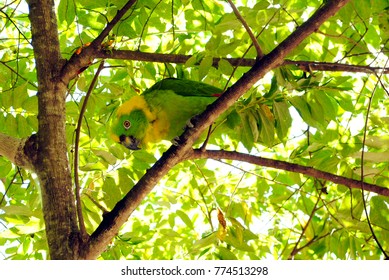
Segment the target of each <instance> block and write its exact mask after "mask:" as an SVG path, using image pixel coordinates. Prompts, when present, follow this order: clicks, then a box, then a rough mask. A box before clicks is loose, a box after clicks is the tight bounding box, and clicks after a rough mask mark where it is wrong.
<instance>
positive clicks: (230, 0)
mask: <svg viewBox="0 0 389 280" xmlns="http://www.w3.org/2000/svg"><path fill="white" fill-rule="evenodd" d="M227 1H228V3H229V4H230V6H231V8H232V10H233V11H234V14H235V16H236V17H237V18H238V20H239V21H240V22H241V23H242V24H243V26H244V28H245V29H246V31H247V33H248V34H249V36H250V39H251V41H252V42H253V45H254V47H255V50H256V51H257V59H261V58H262V57H263V52H262V49H261V46H260V45H259V43H258V40H257V38H256V37H255V35H254V34H253V32H252V31H251V28H250V26H249V25H248V24H247V22H246V20H245V19H244V18H243V16H242V15H241V14H240V12H239V10H238V9H237V8H236V6H235V4H234V3H233V2H232V0H227Z"/></svg>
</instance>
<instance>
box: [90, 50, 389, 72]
mask: <svg viewBox="0 0 389 280" xmlns="http://www.w3.org/2000/svg"><path fill="white" fill-rule="evenodd" d="M94 56H95V57H96V58H103V59H118V60H137V61H148V62H160V63H176V64H185V62H186V61H187V60H188V59H189V58H191V57H192V56H191V55H183V54H162V53H146V52H141V51H129V50H112V51H110V52H107V51H104V50H99V51H97V52H96V53H95V54H94ZM220 59H221V58H214V59H213V66H214V67H218V64H219V61H220ZM223 59H224V60H227V61H228V62H229V63H230V64H231V65H232V66H239V67H253V66H254V64H255V61H256V59H251V58H223ZM285 65H294V66H296V67H298V68H300V69H301V70H303V71H305V72H313V71H329V72H350V73H369V74H371V73H383V74H389V68H382V67H371V66H366V65H350V64H344V63H333V62H316V61H306V60H288V59H286V60H284V62H283V63H282V64H281V66H285Z"/></svg>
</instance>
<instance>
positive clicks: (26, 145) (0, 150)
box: [0, 133, 36, 170]
mask: <svg viewBox="0 0 389 280" xmlns="http://www.w3.org/2000/svg"><path fill="white" fill-rule="evenodd" d="M30 138H31V137H30ZM30 138H25V139H20V138H15V137H12V136H9V135H5V134H3V133H0V156H4V157H6V158H7V159H8V160H9V161H11V162H12V163H13V164H15V165H17V166H19V167H22V168H26V169H29V170H34V161H35V160H36V143H35V142H34V144H33V140H32V138H31V140H30ZM34 138H35V137H34ZM34 141H35V140H34ZM30 148H31V149H30Z"/></svg>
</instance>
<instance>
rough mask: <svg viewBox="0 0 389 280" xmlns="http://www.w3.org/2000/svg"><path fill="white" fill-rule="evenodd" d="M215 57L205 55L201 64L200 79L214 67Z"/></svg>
mask: <svg viewBox="0 0 389 280" xmlns="http://www.w3.org/2000/svg"><path fill="white" fill-rule="evenodd" d="M212 63H213V58H212V57H210V56H206V57H204V58H203V59H202V60H201V62H200V65H199V80H202V79H203V78H204V77H205V76H206V75H207V74H208V72H209V70H210V69H211V67H212Z"/></svg>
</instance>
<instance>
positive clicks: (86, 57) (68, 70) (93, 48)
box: [59, 0, 136, 85]
mask: <svg viewBox="0 0 389 280" xmlns="http://www.w3.org/2000/svg"><path fill="white" fill-rule="evenodd" d="M135 2H136V0H129V1H128V2H127V3H126V4H125V5H124V6H123V8H121V9H120V10H119V11H118V12H117V14H116V15H115V17H114V18H113V19H112V20H111V21H110V22H109V23H108V24H107V26H106V27H105V28H104V30H103V31H102V32H101V33H100V35H99V36H97V37H96V39H94V40H93V42H92V43H91V44H90V45H89V46H88V47H85V48H83V49H82V51H81V53H74V54H73V55H72V57H71V58H70V59H69V61H68V62H67V63H66V64H65V65H64V67H63V68H62V71H61V75H60V77H59V80H60V81H62V83H63V84H65V85H68V84H69V82H70V81H71V80H72V79H74V77H76V76H77V75H78V74H79V71H80V69H83V68H85V67H88V66H89V65H90V63H91V62H92V61H93V59H95V58H97V57H96V54H98V53H101V52H105V50H103V48H102V46H101V44H102V42H103V41H104V39H105V38H106V37H107V36H108V35H109V32H111V30H112V29H113V28H114V26H115V25H116V24H117V23H118V22H119V21H120V20H121V19H122V18H123V16H124V15H125V14H126V13H127V12H128V10H129V9H130V8H131V7H132V6H133V5H134V3H135Z"/></svg>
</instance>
